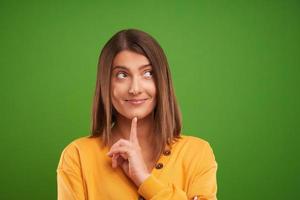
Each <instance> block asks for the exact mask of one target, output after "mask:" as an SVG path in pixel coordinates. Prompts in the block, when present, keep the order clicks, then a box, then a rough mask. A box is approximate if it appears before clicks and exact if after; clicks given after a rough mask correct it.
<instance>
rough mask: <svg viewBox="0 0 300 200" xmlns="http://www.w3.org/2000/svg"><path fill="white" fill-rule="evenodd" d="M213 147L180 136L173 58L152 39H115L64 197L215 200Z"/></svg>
mask: <svg viewBox="0 0 300 200" xmlns="http://www.w3.org/2000/svg"><path fill="white" fill-rule="evenodd" d="M216 171H217V163H216V161H215V157H214V154H213V151H212V148H211V147H210V145H209V143H208V142H206V141H205V140H203V139H200V138H196V137H192V136H186V135H183V134H181V114H180V111H179V108H178V105H177V102H176V98H175V94H174V89H173V84H172V80H171V73H170V70H169V67H168V62H167V58H166V56H165V54H164V52H163V50H162V48H161V47H160V45H159V44H158V43H157V41H156V40H155V39H154V38H153V37H151V36H150V35H149V34H147V33H145V32H143V31H140V30H136V29H128V30H122V31H120V32H118V33H116V34H115V35H114V36H113V37H112V38H111V39H110V40H109V41H108V42H107V43H106V45H105V46H104V48H103V49H102V52H101V54H100V58H99V64H98V74H97V83H96V90H95V97H94V102H93V111H92V134H91V136H87V137H82V138H78V139H76V140H74V141H73V142H71V143H70V144H69V145H68V146H67V147H66V148H65V149H64V151H63V152H62V155H61V157H60V161H59V164H58V168H57V184H58V199H60V200H75V199H76V200H79V199H89V200H98V199H100V200H101V199H104V200H110V199H112V200H114V199H116V200H118V199H124V200H126V199H130V200H131V199H149V200H150V199H153V200H154V199H155V200H171V199H173V200H184V199H209V200H212V199H216V193H217V181H216Z"/></svg>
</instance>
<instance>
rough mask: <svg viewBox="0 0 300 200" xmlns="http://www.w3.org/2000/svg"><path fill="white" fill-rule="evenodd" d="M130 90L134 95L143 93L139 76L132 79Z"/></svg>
mask: <svg viewBox="0 0 300 200" xmlns="http://www.w3.org/2000/svg"><path fill="white" fill-rule="evenodd" d="M128 92H129V93H130V94H133V95H137V94H139V93H141V87H140V83H139V80H138V78H133V79H132V81H131V84H130V87H129V91H128Z"/></svg>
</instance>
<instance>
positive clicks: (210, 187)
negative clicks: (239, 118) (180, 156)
mask: <svg viewBox="0 0 300 200" xmlns="http://www.w3.org/2000/svg"><path fill="white" fill-rule="evenodd" d="M202 155H203V157H202V159H201V160H200V163H199V167H198V168H197V171H196V172H195V173H192V174H194V175H193V177H191V180H190V184H189V187H188V191H183V190H182V189H180V188H178V187H176V186H175V185H174V184H173V183H168V184H165V183H163V182H161V181H160V180H159V179H158V178H156V177H155V176H153V175H152V174H151V175H150V176H149V177H148V178H147V179H146V180H145V181H144V182H143V183H142V184H141V185H140V187H139V188H138V193H139V194H140V195H142V196H143V197H144V198H145V199H147V200H175V199H176V200H192V199H197V200H199V199H201V200H216V199H217V197H216V193H217V180H216V172H217V163H216V161H215V157H214V154H213V151H212V149H211V147H210V145H209V144H208V143H207V144H206V147H205V149H204V152H203V154H202Z"/></svg>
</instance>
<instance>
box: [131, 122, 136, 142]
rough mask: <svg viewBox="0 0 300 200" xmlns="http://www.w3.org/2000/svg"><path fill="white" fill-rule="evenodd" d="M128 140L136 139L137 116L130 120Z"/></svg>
mask: <svg viewBox="0 0 300 200" xmlns="http://www.w3.org/2000/svg"><path fill="white" fill-rule="evenodd" d="M130 141H131V142H136V141H137V117H134V118H133V119H132V121H131V130H130Z"/></svg>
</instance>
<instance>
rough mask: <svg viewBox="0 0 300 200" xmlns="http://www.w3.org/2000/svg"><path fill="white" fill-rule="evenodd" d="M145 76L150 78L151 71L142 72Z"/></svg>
mask: <svg viewBox="0 0 300 200" xmlns="http://www.w3.org/2000/svg"><path fill="white" fill-rule="evenodd" d="M144 75H145V76H146V77H147V78H151V77H152V71H147V72H145V74H144Z"/></svg>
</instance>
